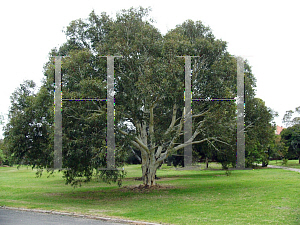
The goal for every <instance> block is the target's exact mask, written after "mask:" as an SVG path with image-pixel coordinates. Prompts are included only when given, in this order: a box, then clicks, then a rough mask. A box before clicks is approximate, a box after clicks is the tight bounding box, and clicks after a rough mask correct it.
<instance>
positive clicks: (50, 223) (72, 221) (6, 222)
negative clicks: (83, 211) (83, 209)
mask: <svg viewBox="0 0 300 225" xmlns="http://www.w3.org/2000/svg"><path fill="white" fill-rule="evenodd" d="M77 224H78V225H79V224H80V225H125V224H124V223H112V222H106V221H101V220H96V219H87V218H78V217H73V216H65V215H54V214H48V213H37V212H28V211H19V210H12V209H3V208H0V225H77ZM127 225H128V224H127Z"/></svg>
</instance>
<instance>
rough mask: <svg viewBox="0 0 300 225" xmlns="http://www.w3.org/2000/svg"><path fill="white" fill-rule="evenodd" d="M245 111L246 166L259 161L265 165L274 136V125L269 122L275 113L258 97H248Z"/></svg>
mask: <svg viewBox="0 0 300 225" xmlns="http://www.w3.org/2000/svg"><path fill="white" fill-rule="evenodd" d="M245 111H246V116H245V126H246V134H245V137H246V151H245V155H246V161H245V163H246V167H252V165H253V164H254V163H260V162H262V163H263V164H264V165H267V164H268V160H269V157H270V154H269V149H270V146H271V144H272V143H273V142H274V138H275V135H274V131H275V125H274V124H272V123H271V122H272V121H273V118H274V114H275V113H274V112H273V111H272V110H271V109H270V108H268V107H266V106H265V103H264V101H263V100H261V99H259V98H253V99H248V101H247V102H246V110H245Z"/></svg>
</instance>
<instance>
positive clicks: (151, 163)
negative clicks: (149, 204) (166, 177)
mask: <svg viewBox="0 0 300 225" xmlns="http://www.w3.org/2000/svg"><path fill="white" fill-rule="evenodd" d="M158 167H159V164H157V163H156V160H155V157H154V155H153V156H152V157H151V156H150V157H149V156H148V157H145V156H144V157H142V173H143V175H142V180H143V184H144V185H145V186H153V185H155V175H156V171H157V169H158Z"/></svg>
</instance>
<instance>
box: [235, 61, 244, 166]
mask: <svg viewBox="0 0 300 225" xmlns="http://www.w3.org/2000/svg"><path fill="white" fill-rule="evenodd" d="M244 87H245V85H244V60H243V59H242V58H241V57H237V101H236V102H237V163H236V168H237V169H245V133H244V115H245V95H244V94H245V90H244Z"/></svg>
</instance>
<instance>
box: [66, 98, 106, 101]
mask: <svg viewBox="0 0 300 225" xmlns="http://www.w3.org/2000/svg"><path fill="white" fill-rule="evenodd" d="M62 100H63V101H107V99H98V98H63V99H62Z"/></svg>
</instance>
